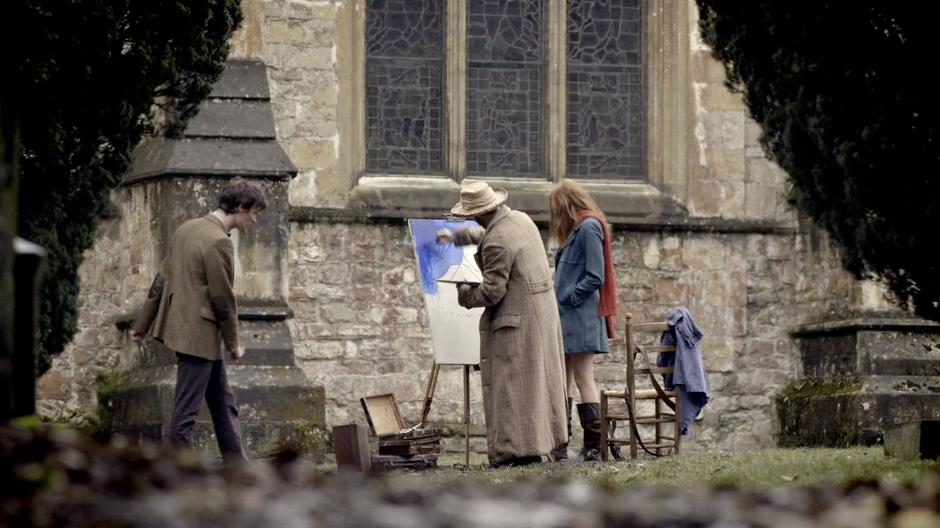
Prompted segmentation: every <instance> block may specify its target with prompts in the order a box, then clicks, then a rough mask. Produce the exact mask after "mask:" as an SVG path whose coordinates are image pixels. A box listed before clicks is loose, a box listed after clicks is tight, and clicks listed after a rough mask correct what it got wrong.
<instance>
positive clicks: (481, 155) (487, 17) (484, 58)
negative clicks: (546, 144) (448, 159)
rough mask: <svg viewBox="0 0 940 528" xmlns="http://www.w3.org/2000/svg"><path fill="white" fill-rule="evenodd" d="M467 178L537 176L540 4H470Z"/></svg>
mask: <svg viewBox="0 0 940 528" xmlns="http://www.w3.org/2000/svg"><path fill="white" fill-rule="evenodd" d="M468 11H469V13H468V17H467V60H468V62H467V172H468V173H470V174H494V175H505V176H513V175H537V174H540V173H541V171H542V158H543V155H542V129H543V123H544V121H543V104H542V97H543V84H544V82H543V78H544V73H543V68H544V66H543V62H544V55H543V46H542V27H543V9H542V0H470V1H469V2H468Z"/></svg>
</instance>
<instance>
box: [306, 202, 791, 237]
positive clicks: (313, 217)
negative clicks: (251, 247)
mask: <svg viewBox="0 0 940 528" xmlns="http://www.w3.org/2000/svg"><path fill="white" fill-rule="evenodd" d="M448 211H450V207H449V206H448V207H447V208H446V209H437V210H428V209H381V208H375V209H361V208H349V209H344V208H329V207H303V206H293V207H291V208H290V213H289V216H288V218H289V220H290V221H291V222H296V223H300V224H317V223H324V224H339V223H353V224H376V225H404V224H406V223H407V221H408V219H409V218H442V217H444V216H447V215H445V212H448ZM533 220H535V223H536V224H538V225H539V226H541V227H548V219H547V217H546V216H545V215H535V216H533ZM609 220H610V223H611V225H612V226H613V228H614V230H615V231H648V232H662V233H716V234H718V233H720V234H777V235H790V234H793V233H795V232H796V231H797V229H796V228H795V227H791V226H788V225H786V224H783V223H780V222H766V221H759V220H735V219H728V218H697V217H656V218H613V217H611V218H609Z"/></svg>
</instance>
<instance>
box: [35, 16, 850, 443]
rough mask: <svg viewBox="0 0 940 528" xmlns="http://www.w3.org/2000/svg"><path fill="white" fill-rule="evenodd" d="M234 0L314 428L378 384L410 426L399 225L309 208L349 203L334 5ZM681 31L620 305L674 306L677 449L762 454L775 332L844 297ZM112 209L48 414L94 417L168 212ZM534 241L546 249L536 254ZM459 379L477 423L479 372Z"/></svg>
mask: <svg viewBox="0 0 940 528" xmlns="http://www.w3.org/2000/svg"><path fill="white" fill-rule="evenodd" d="M687 4H688V5H687V6H686V9H688V10H689V11H690V12H691V15H690V20H689V25H688V28H695V27H696V22H695V19H694V2H691V1H688V2H687ZM243 5H244V10H245V25H244V28H243V29H242V30H241V32H240V33H239V35H238V36H237V37H236V39H235V42H234V48H233V56H235V57H241V58H256V59H261V60H263V61H264V62H265V63H266V65H267V67H268V79H269V84H270V89H271V101H272V107H273V110H274V118H275V126H276V130H277V139H278V142H279V143H280V144H281V146H282V147H283V149H284V150H285V151H286V152H287V154H288V155H289V157H290V158H291V161H292V162H293V163H294V165H295V166H296V167H297V170H298V176H297V177H296V178H295V179H294V180H293V181H292V183H291V186H290V203H291V205H292V206H294V210H292V213H291V218H292V221H291V226H290V241H289V251H288V260H289V261H288V270H289V271H288V273H289V278H288V303H289V306H290V308H291V309H292V310H293V312H294V316H293V318H292V319H291V320H290V322H289V324H290V328H291V332H292V337H293V342H294V347H295V356H296V359H297V362H298V364H299V365H300V367H301V368H302V369H303V370H304V372H305V374H306V375H307V377H308V378H309V379H310V380H311V381H312V382H313V383H315V384H318V385H322V386H323V387H325V389H326V418H327V422H328V424H330V425H339V424H343V423H348V422H352V421H357V422H360V423H365V419H364V416H363V413H362V410H361V408H360V406H359V402H358V399H359V398H360V397H362V396H366V395H370V394H378V393H386V392H391V393H394V394H395V396H396V399H397V400H398V402H399V405H400V407H401V410H402V413H403V415H404V416H405V419H406V421H407V422H409V423H414V422H416V421H417V420H418V418H419V414H420V406H421V398H422V395H423V392H424V384H425V383H426V381H427V376H428V374H429V371H430V367H431V361H432V351H431V349H430V334H429V330H428V327H427V320H428V318H427V314H426V312H425V309H424V306H423V301H422V296H421V290H420V286H419V284H418V282H417V278H416V265H415V260H414V253H413V250H412V246H411V241H410V238H409V235H408V233H407V227H406V225H405V224H404V222H403V221H402V220H400V219H394V218H385V219H383V218H371V217H369V215H363V214H357V213H355V212H351V213H349V214H347V215H343V214H338V215H333V216H324V215H318V214H317V212H316V211H317V210H318V209H325V208H330V209H333V210H343V208H344V207H346V206H347V203H348V197H349V190H350V189H349V188H348V186H344V184H343V183H342V181H343V178H342V177H340V176H341V175H340V172H341V170H342V169H341V163H342V162H341V159H340V151H341V149H340V145H341V143H342V142H343V141H344V140H345V138H344V137H343V136H342V135H341V133H340V131H341V130H342V129H343V126H341V125H342V124H343V121H342V120H343V119H344V118H345V117H346V115H345V114H344V111H345V110H344V107H343V105H342V104H341V103H340V97H339V94H340V77H341V75H344V65H343V62H342V61H343V55H342V48H341V47H338V46H337V42H338V41H339V40H341V39H347V38H349V37H350V35H348V32H349V28H348V27H346V26H345V25H344V23H343V21H344V20H345V19H344V18H343V16H344V15H343V13H345V12H346V11H344V10H346V9H348V7H349V6H348V5H346V4H344V2H326V1H303V0H292V1H273V0H272V1H263V2H262V1H260V0H245V1H244V4H243ZM685 37H686V39H685V40H683V41H687V42H688V43H689V44H688V50H686V53H684V54H683V56H685V57H687V60H688V64H687V67H688V79H687V82H688V85H687V86H684V87H683V88H684V89H686V90H687V92H688V94H689V104H688V105H687V108H686V110H687V111H688V112H689V115H690V119H689V120H690V123H691V124H692V126H691V127H690V129H689V130H687V131H684V133H686V134H688V139H689V145H690V147H689V155H688V160H687V170H688V173H689V174H690V177H689V179H688V183H687V188H681V189H673V190H674V191H675V194H676V197H677V199H678V200H680V202H682V205H683V206H684V207H685V208H686V209H687V211H688V217H689V220H688V221H687V222H684V223H679V224H676V223H672V224H670V225H656V224H655V223H653V224H650V223H645V224H644V223H631V222H623V223H620V224H618V225H615V240H614V258H615V263H616V266H617V270H618V285H619V291H620V304H621V309H622V311H625V312H626V311H628V312H632V313H633V314H634V317H635V318H636V319H637V320H652V319H657V318H661V317H663V316H664V315H665V314H666V313H667V312H668V310H669V309H671V308H672V307H674V306H677V305H685V306H687V307H689V308H690V310H691V311H692V313H693V315H694V316H695V317H696V321H697V323H698V325H699V326H700V327H701V328H702V330H703V331H704V333H705V334H706V337H705V339H704V341H703V342H702V350H703V353H704V355H705V364H706V367H707V369H708V372H709V376H710V380H711V388H712V398H713V402H712V404H711V405H710V406H709V407H708V408H707V409H706V412H705V414H704V419H703V422H702V423H701V424H699V425H698V426H697V427H696V429H695V431H694V435H695V436H694V438H693V441H692V442H690V444H689V445H690V447H691V448H692V449H696V448H721V449H741V448H751V447H764V446H771V445H774V443H775V437H774V434H775V427H776V425H775V416H774V411H773V405H772V401H773V398H774V395H775V394H776V393H777V392H779V390H780V389H781V388H782V387H783V386H784V385H786V383H788V382H789V381H790V380H793V379H795V378H796V377H798V376H799V375H800V368H801V367H800V361H799V354H798V351H797V349H796V346H795V344H794V342H793V341H792V339H791V338H790V337H789V336H788V330H789V329H791V328H792V327H794V326H795V325H798V324H801V323H804V322H806V321H809V320H813V319H815V318H819V317H822V316H826V315H829V314H832V313H838V312H841V311H846V310H849V309H851V307H852V306H854V305H856V304H858V303H859V302H860V297H861V293H860V292H861V289H860V286H859V284H858V283H856V282H855V281H854V280H853V279H851V277H849V276H848V275H847V274H846V273H845V272H843V271H842V270H841V268H840V265H839V257H838V254H837V252H835V251H834V250H833V249H831V247H830V245H829V243H828V242H827V241H826V239H825V238H824V237H822V236H820V235H819V234H818V233H817V232H816V230H815V229H814V228H813V227H812V226H811V225H808V224H807V223H805V222H803V221H800V219H799V218H798V217H797V215H796V214H795V212H794V211H793V210H792V209H790V208H789V207H788V206H787V204H786V200H785V192H786V183H785V177H784V174H783V173H782V171H780V169H779V168H777V167H776V166H775V165H774V164H773V163H772V162H770V161H768V160H767V159H766V158H765V157H764V153H763V151H762V150H761V148H760V146H759V144H758V134H759V129H758V127H757V126H756V125H755V124H754V123H753V122H751V121H750V120H749V119H748V118H747V116H746V112H745V109H744V107H743V105H742V102H741V99H740V97H739V96H737V95H735V94H732V93H730V92H728V90H727V89H726V88H725V87H724V86H723V82H724V72H723V70H722V68H721V66H720V65H719V64H718V63H716V62H715V61H713V60H712V59H711V58H710V56H709V55H708V50H707V49H706V48H705V47H704V46H703V45H702V44H701V43H700V41H699V40H698V39H697V37H696V35H695V34H694V30H693V34H692V35H691V38H688V37H689V36H688V35H686V36H685ZM651 89H652V90H656V89H657V87H655V86H654V87H651ZM454 199H456V193H455V194H454ZM114 201H115V203H116V204H118V206H119V210H120V214H119V216H118V217H117V218H114V219H112V220H108V221H106V222H104V223H103V225H102V226H101V228H100V231H99V238H98V242H97V244H96V246H95V247H94V249H93V250H91V251H89V253H88V254H87V256H86V261H85V263H84V265H83V267H82V269H81V278H82V293H81V298H80V303H81V319H80V323H79V325H80V330H79V333H78V334H77V335H76V338H75V340H74V341H73V343H72V344H71V345H70V346H69V348H68V350H67V351H66V352H65V353H64V354H63V355H62V356H61V357H59V358H58V359H57V360H56V361H55V363H54V365H53V368H52V370H50V371H49V372H48V373H47V374H46V375H45V376H44V377H43V378H42V379H41V380H40V383H39V397H40V402H39V403H40V409H41V412H42V414H43V415H44V416H47V417H49V418H51V419H55V420H70V421H81V420H83V419H86V420H87V419H88V417H90V416H94V415H95V408H96V401H97V399H96V395H95V393H96V390H98V385H97V383H98V382H96V380H97V379H99V378H100V377H101V376H102V375H105V377H107V375H110V374H114V373H115V372H120V371H121V370H122V369H126V368H127V367H128V366H129V365H128V361H129V360H128V359H127V358H128V357H131V356H132V355H130V354H128V344H127V343H126V337H125V336H124V335H123V334H122V333H121V332H120V331H118V330H117V329H116V327H115V324H114V323H115V321H117V320H119V319H120V318H122V317H124V316H126V314H128V313H129V312H130V311H131V310H133V308H134V307H135V306H136V305H137V304H138V303H139V302H140V301H141V300H142V298H143V295H144V291H145V289H146V287H147V285H148V282H149V279H150V276H151V274H152V272H153V270H151V269H141V268H140V266H138V265H137V264H135V263H138V262H140V261H141V258H142V252H146V251H149V250H150V248H151V246H152V244H151V242H150V241H148V240H147V239H146V237H147V236H148V235H146V233H148V232H149V230H148V229H144V226H145V225H146V224H145V223H146V222H147V221H148V219H149V218H150V217H151V215H156V214H161V208H163V207H172V204H153V203H150V202H148V201H147V199H146V197H145V196H138V195H137V194H135V193H134V192H129V191H127V190H126V189H121V190H118V191H116V192H115V194H114ZM209 205H210V204H207V211H208V210H209ZM442 212H443V211H442ZM543 227H544V226H543ZM543 236H545V233H544V229H543ZM546 244H547V248H548V250H549V252H551V251H552V250H553V246H554V244H550V243H548V242H546ZM622 357H623V345H622V343H617V344H616V346H615V347H614V350H613V352H612V353H611V354H610V355H608V356H605V357H602V358H598V360H597V363H596V365H597V367H596V368H597V377H598V382H599V384H600V385H602V386H609V385H612V384H614V383H616V380H617V379H619V378H620V377H622ZM471 378H472V386H471V395H472V397H471V399H472V405H471V408H472V414H473V417H472V419H473V423H474V425H475V426H476V428H477V429H478V430H479V428H480V426H481V425H482V423H483V418H482V402H481V401H480V387H479V377H478V375H473V376H472V377H471ZM462 405H463V402H462V381H461V376H460V370H459V369H456V368H453V369H447V368H445V369H444V371H443V372H442V374H441V379H440V381H439V383H438V389H437V394H436V397H435V401H434V405H433V408H432V412H431V417H430V419H431V421H432V422H438V423H447V424H450V425H454V426H455V427H456V426H457V425H458V424H459V421H460V419H461V415H462ZM458 430H459V428H458Z"/></svg>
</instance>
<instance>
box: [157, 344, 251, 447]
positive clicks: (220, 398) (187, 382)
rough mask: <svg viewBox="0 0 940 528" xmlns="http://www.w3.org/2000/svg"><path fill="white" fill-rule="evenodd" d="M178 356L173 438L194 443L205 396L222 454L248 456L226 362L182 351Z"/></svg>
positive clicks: (180, 443) (177, 443)
mask: <svg viewBox="0 0 940 528" xmlns="http://www.w3.org/2000/svg"><path fill="white" fill-rule="evenodd" d="M176 357H177V363H176V401H175V402H174V406H173V419H172V420H171V421H170V441H171V442H173V443H174V444H176V445H187V446H192V444H193V426H194V425H196V416H198V415H199V410H200V408H202V401H203V400H205V401H206V403H207V404H208V405H209V414H210V415H212V426H213V428H214V429H215V438H216V440H217V441H218V442H219V451H221V452H222V457H223V458H225V459H226V460H229V459H233V458H236V459H244V458H245V452H244V450H242V433H241V423H240V422H239V421H238V406H237V405H236V403H235V394H234V393H233V392H232V388H231V387H229V385H228V376H227V375H226V373H225V362H223V361H222V360H221V359H220V360H216V361H210V360H208V359H203V358H200V357H196V356H190V355H188V354H179V353H177V354H176Z"/></svg>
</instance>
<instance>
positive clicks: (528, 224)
mask: <svg viewBox="0 0 940 528" xmlns="http://www.w3.org/2000/svg"><path fill="white" fill-rule="evenodd" d="M506 196H507V194H506V191H504V190H503V189H499V188H497V189H495V190H494V189H493V188H491V187H490V186H489V185H487V184H486V183H484V182H474V183H471V184H469V185H467V186H465V187H463V188H462V189H461V190H460V202H458V203H457V205H455V206H454V207H453V209H452V210H451V212H452V213H453V214H454V215H456V216H462V217H473V219H474V220H476V222H477V223H478V224H480V225H481V226H483V228H484V229H479V228H477V229H476V230H472V229H471V230H461V231H458V232H457V233H454V234H449V233H443V234H442V235H443V236H441V237H439V241H448V240H453V242H454V243H455V244H457V245H467V244H478V248H477V253H476V255H475V258H476V260H477V264H478V265H479V266H480V270H481V271H482V273H483V281H482V282H481V283H480V284H477V285H464V284H462V285H460V286H459V288H458V294H457V300H458V302H459V303H460V305H461V306H464V307H466V308H474V307H477V306H483V307H485V309H484V311H483V315H482V316H481V317H480V374H481V378H482V384H483V412H484V415H485V417H486V440H487V446H488V454H489V459H490V464H492V465H493V466H505V465H525V464H531V463H536V462H539V461H541V457H542V455H547V454H548V453H549V452H550V451H551V450H552V448H554V447H555V446H557V445H559V444H561V443H563V442H566V441H567V440H568V425H567V420H568V418H567V410H566V405H567V404H566V396H565V366H564V357H563V355H562V354H563V350H564V348H563V345H562V336H561V323H560V321H559V318H558V306H557V305H556V304H555V293H554V281H553V280H552V274H551V270H550V269H549V267H548V258H547V257H546V254H545V247H544V246H543V245H542V237H541V235H540V234H539V230H538V228H537V227H536V226H535V224H534V223H533V222H532V219H530V218H529V216H528V215H526V214H525V213H523V212H520V211H513V210H511V209H510V208H509V207H507V206H505V205H503V202H504V201H505V200H506Z"/></svg>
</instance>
